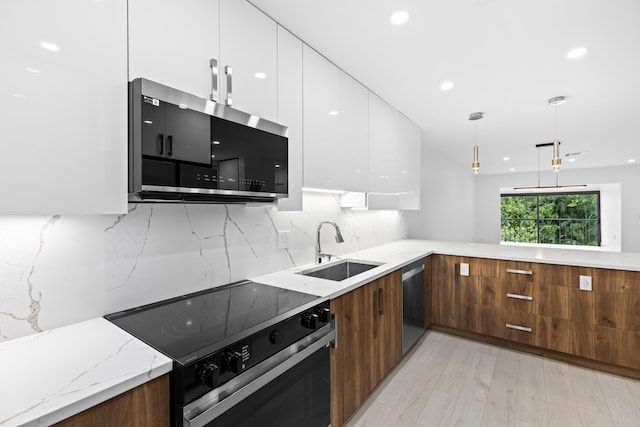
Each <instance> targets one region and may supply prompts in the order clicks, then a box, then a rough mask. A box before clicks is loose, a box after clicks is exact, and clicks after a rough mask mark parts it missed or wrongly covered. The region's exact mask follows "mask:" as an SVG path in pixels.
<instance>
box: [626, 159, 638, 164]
mask: <svg viewBox="0 0 640 427" xmlns="http://www.w3.org/2000/svg"><path fill="white" fill-rule="evenodd" d="M628 161H629V163H635V162H636V159H629V160H628Z"/></svg>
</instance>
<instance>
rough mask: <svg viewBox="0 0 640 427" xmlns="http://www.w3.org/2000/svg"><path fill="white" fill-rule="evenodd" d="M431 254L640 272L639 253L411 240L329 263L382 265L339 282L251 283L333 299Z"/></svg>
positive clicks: (284, 274)
mask: <svg viewBox="0 0 640 427" xmlns="http://www.w3.org/2000/svg"><path fill="white" fill-rule="evenodd" d="M430 254H442V255H457V256H468V257H477V258H492V259H504V260H512V261H528V262H538V263H546V264H561V265H575V266H581V267H595V268H611V269H617V270H632V271H640V253H620V252H602V251H596V250H581V249H564V248H563V249H559V248H541V247H530V246H512V245H497V244H488V243H462V242H440V241H434V240H413V239H411V240H400V241H396V242H391V243H387V244H384V245H380V246H375V247H373V248H369V249H364V250H361V251H357V252H352V253H349V254H345V255H341V256H339V257H338V258H337V259H332V261H331V263H334V262H339V261H340V260H344V259H350V260H359V261H372V262H374V263H381V265H379V266H377V267H375V268H373V269H371V270H368V271H365V272H364V273H360V274H358V275H357V276H354V277H351V278H348V279H346V280H342V281H340V282H335V281H331V280H326V279H319V278H316V277H311V276H304V275H302V274H296V273H298V272H300V271H305V270H307V269H310V268H312V267H314V266H316V265H315V264H308V265H306V266H301V267H296V268H292V269H290V270H283V271H278V272H275V273H271V274H266V275H263V276H259V277H254V278H252V279H251V280H253V281H256V282H259V283H264V284H266V285H272V286H279V287H282V288H286V289H291V290H295V291H300V292H307V293H310V294H313V295H318V296H321V297H328V298H335V297H338V296H340V295H342V294H345V293H347V292H350V291H352V290H354V289H356V288H358V287H360V286H362V285H363V284H365V283H369V282H371V281H372V280H375V279H377V278H379V277H382V276H384V275H386V274H388V273H390V272H392V271H394V270H397V269H398V268H401V267H403V266H405V265H407V264H410V263H411V262H413V261H416V260H418V259H420V258H422V257H425V256H427V255H430Z"/></svg>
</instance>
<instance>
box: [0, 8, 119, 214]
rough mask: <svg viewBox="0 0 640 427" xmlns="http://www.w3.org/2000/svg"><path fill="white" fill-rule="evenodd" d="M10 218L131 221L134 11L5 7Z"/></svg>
mask: <svg viewBox="0 0 640 427" xmlns="http://www.w3.org/2000/svg"><path fill="white" fill-rule="evenodd" d="M1 21H2V22H1V25H0V50H1V51H2V52H3V58H2V73H3V76H2V79H0V116H1V117H2V120H1V122H0V132H1V133H2V143H1V146H2V154H1V155H0V195H1V196H2V203H0V213H1V214H47V215H49V214H92V213H101V214H102V213H124V212H126V211H127V164H126V161H127V156H126V153H127V2H126V0H110V1H104V2H96V1H85V0H69V1H66V2H64V7H63V6H61V5H60V3H59V2H53V1H50V0H29V1H25V0H5V1H3V2H2V19H1Z"/></svg>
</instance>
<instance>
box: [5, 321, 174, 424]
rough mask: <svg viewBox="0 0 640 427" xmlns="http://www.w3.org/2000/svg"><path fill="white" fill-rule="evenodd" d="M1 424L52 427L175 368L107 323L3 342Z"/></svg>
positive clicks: (95, 323) (72, 327)
mask: <svg viewBox="0 0 640 427" xmlns="http://www.w3.org/2000/svg"><path fill="white" fill-rule="evenodd" d="M0 361H2V363H0V378H1V379H2V380H1V384H2V386H0V426H2V427H8V426H22V425H25V426H40V425H51V424H53V423H56V422H58V421H61V420H63V419H65V418H68V417H70V416H72V415H75V414H77V413H79V412H82V411H84V410H85V409H88V408H90V407H92V406H95V405H97V404H99V403H101V402H104V401H106V400H108V399H111V398H112V397H115V396H117V395H119V394H121V393H123V392H125V391H128V390H130V389H133V388H135V387H137V386H139V385H141V384H144V383H146V382H148V381H150V380H152V379H154V378H157V377H159V376H161V375H163V374H165V373H167V372H169V371H171V368H172V362H171V359H169V358H168V357H166V356H164V355H163V354H162V353H160V352H158V351H156V350H154V349H152V348H151V347H149V346H148V345H146V344H145V343H143V342H142V341H140V340H138V339H137V338H134V337H133V336H131V335H129V334H128V333H126V332H125V331H123V330H122V329H120V328H118V327H117V326H115V325H113V324H112V323H111V322H109V321H107V320H105V319H103V318H97V319H91V320H87V321H85V322H80V323H76V324H73V325H69V326H65V327H61V328H57V329H51V330H49V331H45V332H40V333H37V334H34V335H29V336H26V337H22V338H17V339H14V340H10V341H5V342H3V343H0Z"/></svg>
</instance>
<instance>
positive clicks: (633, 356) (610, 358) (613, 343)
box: [594, 326, 640, 369]
mask: <svg viewBox="0 0 640 427" xmlns="http://www.w3.org/2000/svg"><path fill="white" fill-rule="evenodd" d="M594 335H595V336H594V353H595V358H596V359H597V360H600V361H603V362H607V363H613V364H615V365H620V366H627V367H629V368H634V369H640V333H639V332H634V331H625V330H622V329H614V328H605V327H603V326H596V327H595V334H594Z"/></svg>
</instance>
